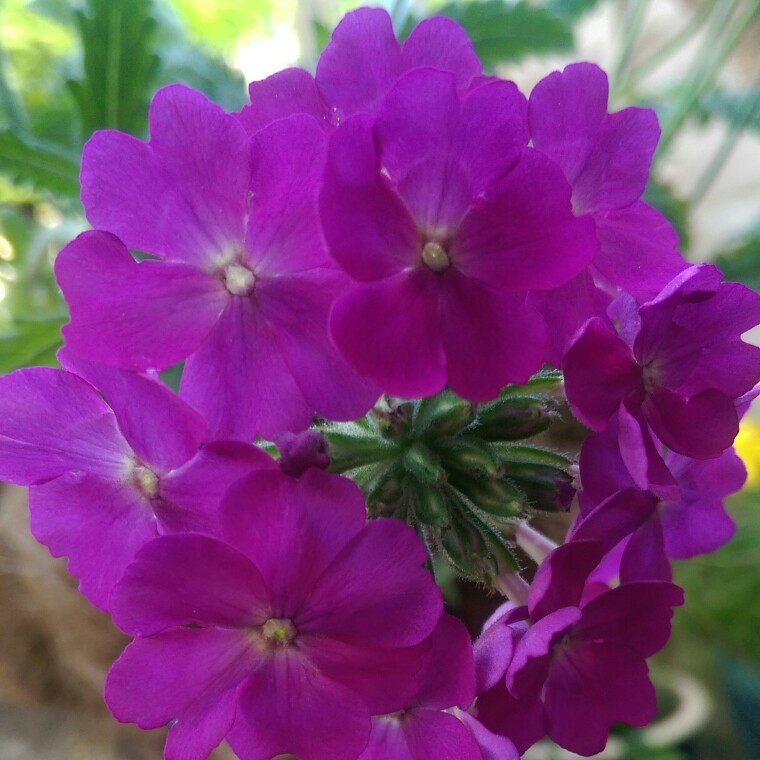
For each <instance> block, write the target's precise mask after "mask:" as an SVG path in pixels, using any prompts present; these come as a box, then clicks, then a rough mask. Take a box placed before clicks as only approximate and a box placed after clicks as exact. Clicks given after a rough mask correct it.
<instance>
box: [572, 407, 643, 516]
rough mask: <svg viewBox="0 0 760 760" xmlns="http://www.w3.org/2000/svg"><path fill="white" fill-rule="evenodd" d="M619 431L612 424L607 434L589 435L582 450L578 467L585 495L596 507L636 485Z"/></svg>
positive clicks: (606, 431)
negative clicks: (621, 450)
mask: <svg viewBox="0 0 760 760" xmlns="http://www.w3.org/2000/svg"><path fill="white" fill-rule="evenodd" d="M617 432H618V431H617V425H616V424H615V421H612V422H611V423H610V425H609V426H608V427H607V429H606V430H605V431H603V432H601V433H593V434H592V435H589V436H587V437H586V439H585V440H584V441H583V445H582V447H581V453H580V457H579V460H578V464H579V467H580V477H581V483H582V488H583V493H584V494H585V495H586V496H587V497H588V498H589V499H590V500H591V501H592V502H593V503H594V504H599V503H601V502H602V501H604V500H605V499H606V498H607V497H609V496H612V494H614V493H615V492H616V491H620V490H622V489H624V488H630V487H632V486H634V485H636V483H635V482H634V480H633V478H632V477H631V475H630V473H629V472H628V469H627V468H626V466H625V463H624V462H623V459H622V457H621V456H620V448H619V446H618V436H617ZM584 514H585V512H584Z"/></svg>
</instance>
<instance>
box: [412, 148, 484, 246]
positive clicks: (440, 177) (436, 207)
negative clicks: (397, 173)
mask: <svg viewBox="0 0 760 760" xmlns="http://www.w3.org/2000/svg"><path fill="white" fill-rule="evenodd" d="M398 194H399V195H400V196H401V198H403V199H404V202H405V203H406V206H407V208H408V209H409V212H410V214H411V215H412V218H413V219H414V221H415V223H416V224H417V227H418V228H419V229H420V230H421V237H422V238H423V239H426V238H429V239H433V240H446V239H448V238H450V237H451V236H452V235H453V234H454V233H455V232H456V230H457V227H458V226H459V224H460V222H461V221H462V218H463V217H464V215H465V214H466V213H467V211H468V209H469V208H470V203H471V201H472V187H471V185H470V178H469V176H468V173H467V172H466V170H465V168H464V167H463V166H462V164H461V162H460V161H459V160H458V158H455V157H453V156H450V155H447V156H432V157H427V158H423V159H422V160H421V161H419V162H418V163H416V164H414V166H412V167H410V168H409V170H408V171H407V172H406V173H405V174H404V176H403V177H402V178H401V180H400V181H399V183H398Z"/></svg>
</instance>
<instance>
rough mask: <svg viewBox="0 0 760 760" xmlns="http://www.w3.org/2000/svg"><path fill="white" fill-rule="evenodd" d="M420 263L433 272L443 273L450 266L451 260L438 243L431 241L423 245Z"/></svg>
mask: <svg viewBox="0 0 760 760" xmlns="http://www.w3.org/2000/svg"><path fill="white" fill-rule="evenodd" d="M422 263H423V264H425V266H427V267H429V268H430V269H432V270H433V271H434V272H443V271H444V269H448V268H449V266H450V265H451V259H450V258H449V254H448V252H447V251H446V249H445V248H444V247H443V246H442V245H441V244H440V243H435V242H433V241H432V240H431V241H430V242H429V243H425V247H424V248H423V249H422Z"/></svg>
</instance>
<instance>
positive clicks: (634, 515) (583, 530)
mask: <svg viewBox="0 0 760 760" xmlns="http://www.w3.org/2000/svg"><path fill="white" fill-rule="evenodd" d="M657 506H658V499H657V497H656V496H655V495H654V494H651V493H649V492H646V491H640V490H639V489H638V488H626V489H624V490H622V491H618V492H617V493H614V494H612V495H611V496H610V497H609V498H607V499H605V500H604V501H603V502H602V503H601V504H599V505H598V506H597V507H595V508H594V509H593V510H592V511H591V512H589V513H588V514H587V515H585V516H584V518H583V520H582V521H581V522H580V523H579V524H577V527H576V528H575V530H573V532H572V536H573V540H574V541H586V540H590V541H599V542H600V543H601V544H602V546H603V547H604V551H605V552H608V551H610V550H611V549H612V548H613V547H614V546H615V545H616V544H617V543H619V542H620V541H622V540H623V539H624V538H625V537H626V536H628V535H630V534H631V533H633V532H634V531H636V530H638V528H640V527H641V526H642V525H643V524H644V523H645V522H646V521H647V520H649V519H650V518H651V517H652V515H654V513H655V511H656V509H657Z"/></svg>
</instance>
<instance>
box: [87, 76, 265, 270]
mask: <svg viewBox="0 0 760 760" xmlns="http://www.w3.org/2000/svg"><path fill="white" fill-rule="evenodd" d="M150 133H151V141H150V144H149V146H148V148H147V149H146V148H145V147H144V146H142V144H141V143H137V142H136V141H133V140H131V139H130V138H125V137H124V136H122V135H120V134H118V133H114V132H103V133H98V134H96V135H95V137H93V138H92V139H91V140H90V142H89V143H88V144H87V147H86V149H85V152H84V155H83V159H82V201H83V203H84V206H85V209H86V211H87V218H88V219H89V221H90V222H91V224H92V225H93V226H95V227H98V228H101V229H104V230H107V231H109V232H112V233H114V234H116V235H118V236H119V237H121V238H122V239H123V240H124V242H125V243H126V244H127V245H128V246H130V247H133V248H138V249H140V250H145V251H147V252H149V253H154V254H157V255H160V256H166V257H168V258H174V259H179V260H182V261H187V262H189V263H198V264H208V263H211V262H214V261H216V260H219V259H224V258H225V257H226V255H227V254H228V253H229V250H230V249H234V248H235V247H236V246H238V245H239V242H240V241H241V240H242V239H243V220H244V218H245V213H246V209H247V200H248V183H249V179H250V154H249V146H248V137H247V135H246V133H245V130H244V129H243V128H242V127H241V126H240V125H239V124H238V123H237V120H236V119H235V118H234V117H233V116H231V115H229V114H226V113H225V112H224V111H223V110H222V109H221V108H219V106H217V105H215V104H213V103H211V102H210V101H209V100H207V99H206V97H205V96H204V95H202V94H201V93H199V92H195V91H194V90H191V89H189V88H187V87H184V86H183V85H170V86H169V87H165V88H163V89H162V90H159V92H158V93H156V95H155V97H154V98H153V102H152V104H151V109H150ZM145 243H148V244H149V245H145Z"/></svg>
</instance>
